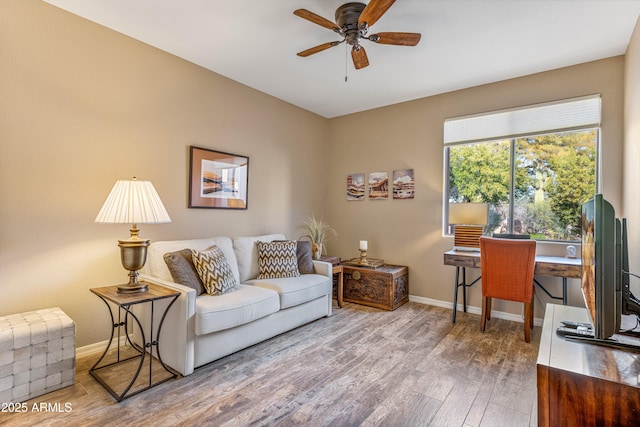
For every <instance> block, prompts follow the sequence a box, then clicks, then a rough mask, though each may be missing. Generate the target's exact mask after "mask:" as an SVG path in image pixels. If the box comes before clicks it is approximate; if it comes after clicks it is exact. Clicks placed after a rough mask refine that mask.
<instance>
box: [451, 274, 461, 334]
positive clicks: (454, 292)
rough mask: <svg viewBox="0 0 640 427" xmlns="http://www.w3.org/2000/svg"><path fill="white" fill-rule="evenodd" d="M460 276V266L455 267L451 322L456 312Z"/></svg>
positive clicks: (454, 320) (454, 321)
mask: <svg viewBox="0 0 640 427" xmlns="http://www.w3.org/2000/svg"><path fill="white" fill-rule="evenodd" d="M459 277H460V267H456V281H455V283H454V286H453V319H452V320H451V323H456V312H457V311H458V280H459Z"/></svg>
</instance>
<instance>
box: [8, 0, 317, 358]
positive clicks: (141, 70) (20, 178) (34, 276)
mask: <svg viewBox="0 0 640 427" xmlns="http://www.w3.org/2000/svg"><path fill="white" fill-rule="evenodd" d="M0 21H1V24H0V58H2V59H1V60H0V144H1V145H0V200H1V202H0V295H1V296H0V315H5V314H9V313H15V312H21V311H27V310H34V309H39V308H44V307H51V306H59V307H61V308H62V309H63V310H64V311H65V312H66V313H67V314H68V315H69V316H71V317H72V318H73V319H74V320H75V321H76V325H77V344H78V345H79V346H83V345H87V344H90V343H94V342H97V341H101V340H104V339H107V338H108V325H107V322H106V320H107V318H106V317H107V313H106V308H105V307H104V306H103V303H102V302H101V301H100V300H99V299H98V298H97V297H96V296H94V295H93V294H91V293H90V292H89V288H92V287H98V286H106V285H111V284H117V283H119V282H122V281H125V278H126V272H125V270H123V269H122V267H121V265H120V259H119V249H118V247H117V246H116V244H117V239H118V238H126V237H127V236H128V227H127V226H119V225H103V224H95V223H94V222H93V220H94V218H95V216H96V214H97V213H98V210H99V209H100V206H101V205H102V203H103V202H104V199H105V198H106V196H107V194H108V193H109V191H110V190H111V187H112V186H113V184H114V183H115V181H116V180H117V179H128V178H130V177H132V176H137V177H138V178H139V179H148V180H151V181H152V182H153V183H154V185H155V187H156V189H157V190H158V192H159V193H160V196H161V197H162V199H163V201H164V203H165V205H166V208H167V210H168V211H169V214H170V215H171V217H172V219H173V222H172V223H171V224H162V225H146V226H145V225H141V230H142V231H141V235H142V236H144V237H146V238H150V239H154V240H158V239H173V238H191V237H206V236H216V235H234V236H235V235H247V234H255V233H268V232H284V233H287V234H288V235H290V236H293V237H297V235H298V233H299V230H297V225H298V224H300V223H301V222H302V221H303V219H304V217H305V216H307V215H309V214H311V213H313V212H315V213H316V214H318V215H323V214H324V212H323V209H324V199H325V185H324V181H325V177H326V169H327V168H326V165H327V149H326V145H327V142H326V141H327V139H328V122H327V120H326V119H324V118H321V117H319V116H316V115H314V114H311V113H309V112H306V111H304V110H301V109H299V108H296V107H294V106H292V105H290V104H287V103H284V102H282V101H280V100H277V99H275V98H273V97H270V96H267V95H265V94H263V93H260V92H257V91H255V90H252V89H250V88H248V87H246V86H243V85H240V84H238V83H235V82H233V81H231V80H229V79H226V78H224V77H221V76H220V75H217V74H215V73H212V72H210V71H207V70H204V69H203V68H200V67H198V66H195V65H193V64H191V63H189V62H186V61H183V60H181V59H178V58H176V57H174V56H172V55H169V54H167V53H164V52H162V51H159V50H157V49H154V48H150V47H149V46H148V45H145V44H143V43H140V42H137V41H135V40H133V39H130V38H128V37H125V36H123V35H121V34H119V33H116V32H114V31H111V30H108V29H106V28H104V27H101V26H98V25H96V24H94V23H91V22H89V21H86V20H83V19H81V18H79V17H76V16H74V15H71V14H69V13H67V12H64V11H62V10H60V9H57V8H55V7H53V6H51V5H49V4H46V3H44V2H41V1H35V0H28V1H24V0H3V1H2V2H0ZM189 145H198V146H202V147H208V148H213V149H219V150H222V151H228V152H232V153H237V154H242V155H246V156H249V158H250V168H249V169H250V171H249V209H248V210H246V211H226V210H218V209H188V208H187V194H188V187H187V185H188V184H187V176H188V146H189Z"/></svg>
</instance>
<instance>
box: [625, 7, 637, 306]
mask: <svg viewBox="0 0 640 427" xmlns="http://www.w3.org/2000/svg"><path fill="white" fill-rule="evenodd" d="M624 99H625V103H624V156H623V158H624V186H623V187H624V192H623V196H624V211H623V214H624V216H626V217H627V218H628V219H629V252H630V259H629V263H630V271H632V272H634V273H636V274H639V273H640V189H639V186H638V183H640V168H639V167H638V166H639V165H640V19H639V20H638V22H637V23H636V28H635V31H634V32H633V35H632V37H631V42H630V43H629V47H628V48H627V54H626V67H625V93H624ZM631 283H632V284H633V288H632V292H633V293H634V294H635V295H636V296H638V295H640V285H638V283H639V282H638V279H632V280H631Z"/></svg>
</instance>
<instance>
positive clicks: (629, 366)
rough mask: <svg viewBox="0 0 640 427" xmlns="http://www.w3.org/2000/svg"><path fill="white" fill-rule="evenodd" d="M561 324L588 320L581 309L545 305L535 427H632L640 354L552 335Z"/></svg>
mask: <svg viewBox="0 0 640 427" xmlns="http://www.w3.org/2000/svg"><path fill="white" fill-rule="evenodd" d="M562 320H572V321H576V322H589V317H588V315H587V311H586V309H584V308H579V307H568V306H562V305H556V304H548V305H547V308H546V312H545V316H544V324H543V327H542V336H541V338H540V348H539V351H538V363H537V381H538V425H539V426H563V427H564V426H592V425H598V426H610V425H616V426H632V425H634V426H635V425H638V411H639V410H640V354H637V353H630V352H626V351H622V350H615V349H612V348H608V347H600V346H596V345H592V344H585V343H578V342H573V341H567V340H564V339H562V338H560V337H558V336H557V335H556V333H555V331H556V328H557V327H558V326H560V322H561V321H562ZM616 338H619V339H620V340H624V339H626V338H623V337H619V336H617V335H616ZM636 344H640V343H639V342H638V340H636Z"/></svg>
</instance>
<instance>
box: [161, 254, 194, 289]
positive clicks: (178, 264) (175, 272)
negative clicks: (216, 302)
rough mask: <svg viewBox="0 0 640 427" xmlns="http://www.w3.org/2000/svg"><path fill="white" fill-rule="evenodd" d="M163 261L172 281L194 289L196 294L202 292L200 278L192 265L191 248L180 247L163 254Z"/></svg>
mask: <svg viewBox="0 0 640 427" xmlns="http://www.w3.org/2000/svg"><path fill="white" fill-rule="evenodd" d="M164 262H165V263H166V264H167V267H168V268H169V272H170V273H171V277H172V278H173V281H174V282H176V283H179V284H181V285H184V286H188V287H190V288H193V289H195V290H196V294H197V295H200V294H202V293H204V286H203V285H202V280H200V277H199V276H198V272H197V271H196V267H195V266H194V265H193V259H192V256H191V249H182V250H180V251H176V252H168V253H166V254H164Z"/></svg>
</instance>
